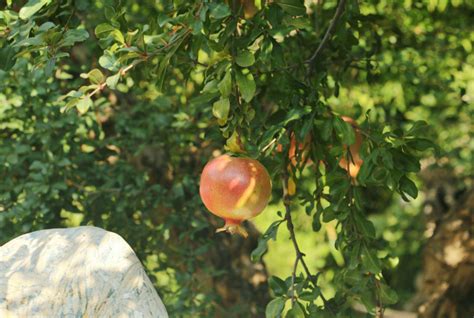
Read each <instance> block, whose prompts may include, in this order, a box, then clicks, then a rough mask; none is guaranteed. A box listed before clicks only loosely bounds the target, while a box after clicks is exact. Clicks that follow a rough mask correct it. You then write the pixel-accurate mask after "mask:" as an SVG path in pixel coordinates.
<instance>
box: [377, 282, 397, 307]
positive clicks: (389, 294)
mask: <svg viewBox="0 0 474 318" xmlns="http://www.w3.org/2000/svg"><path fill="white" fill-rule="evenodd" d="M380 300H381V301H382V303H383V304H388V305H392V304H395V303H397V302H398V295H397V292H396V291H394V290H393V289H392V288H390V287H389V286H388V285H386V284H384V283H382V282H380Z"/></svg>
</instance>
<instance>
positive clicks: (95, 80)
mask: <svg viewBox="0 0 474 318" xmlns="http://www.w3.org/2000/svg"><path fill="white" fill-rule="evenodd" d="M81 77H82V78H88V79H89V81H90V82H91V83H92V84H101V83H103V82H104V81H105V76H104V74H102V72H101V71H100V70H99V69H97V68H95V69H93V70H91V71H90V72H89V73H86V74H85V73H83V74H81Z"/></svg>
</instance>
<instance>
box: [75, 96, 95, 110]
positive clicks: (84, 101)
mask: <svg viewBox="0 0 474 318" xmlns="http://www.w3.org/2000/svg"><path fill="white" fill-rule="evenodd" d="M91 106H92V100H91V98H90V97H89V96H86V97H84V98H81V99H80V100H79V102H78V103H77V104H76V108H77V110H78V111H79V113H80V114H85V113H86V112H87V111H88V110H89V108H91Z"/></svg>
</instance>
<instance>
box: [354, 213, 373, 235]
mask: <svg viewBox="0 0 474 318" xmlns="http://www.w3.org/2000/svg"><path fill="white" fill-rule="evenodd" d="M354 218H355V221H356V224H357V228H358V229H359V230H360V231H361V232H362V233H363V234H364V235H365V236H368V237H371V238H375V227H374V224H373V223H372V222H370V221H369V220H367V219H366V218H365V217H364V216H362V215H361V213H360V212H357V213H355V214H354Z"/></svg>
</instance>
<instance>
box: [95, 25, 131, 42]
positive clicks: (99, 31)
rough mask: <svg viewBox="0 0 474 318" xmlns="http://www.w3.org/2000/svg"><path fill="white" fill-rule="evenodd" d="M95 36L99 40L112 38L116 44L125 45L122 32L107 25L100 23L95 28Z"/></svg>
mask: <svg viewBox="0 0 474 318" xmlns="http://www.w3.org/2000/svg"><path fill="white" fill-rule="evenodd" d="M95 35H96V36H97V37H98V38H99V39H103V38H107V37H108V36H112V38H113V39H115V40H116V41H117V42H120V43H122V44H125V38H124V36H123V34H122V32H121V31H120V30H119V29H117V28H115V27H113V26H111V25H110V24H108V23H101V24H99V25H98V26H97V27H96V28H95Z"/></svg>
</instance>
